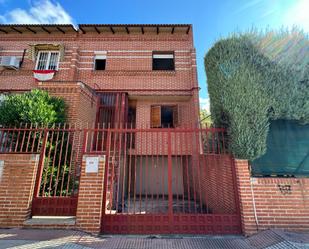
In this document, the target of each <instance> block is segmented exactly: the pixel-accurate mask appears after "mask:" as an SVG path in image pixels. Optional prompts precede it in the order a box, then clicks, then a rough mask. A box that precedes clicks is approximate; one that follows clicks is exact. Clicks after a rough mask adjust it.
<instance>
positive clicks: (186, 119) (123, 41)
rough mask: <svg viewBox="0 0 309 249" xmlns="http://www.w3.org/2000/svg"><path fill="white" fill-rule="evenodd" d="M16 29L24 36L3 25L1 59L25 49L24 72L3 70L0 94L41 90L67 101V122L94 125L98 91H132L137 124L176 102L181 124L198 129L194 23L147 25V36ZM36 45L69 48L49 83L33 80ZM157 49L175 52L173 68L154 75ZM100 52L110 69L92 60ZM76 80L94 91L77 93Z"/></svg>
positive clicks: (135, 31) (123, 32)
mask: <svg viewBox="0 0 309 249" xmlns="http://www.w3.org/2000/svg"><path fill="white" fill-rule="evenodd" d="M15 28H16V29H17V30H20V31H21V32H22V33H18V32H15V31H14V30H13V29H9V28H8V27H7V26H4V27H2V30H4V31H6V30H7V31H6V32H7V33H4V32H3V34H1V36H0V56H17V57H19V58H20V59H21V58H23V53H24V50H26V53H25V56H24V58H23V63H22V65H21V68H20V69H18V70H16V71H15V70H9V69H2V71H1V73H0V93H1V92H2V93H4V92H16V91H28V90H30V89H33V88H37V87H39V88H43V89H46V90H48V91H49V92H50V93H51V94H54V95H57V96H63V97H64V98H65V100H66V101H67V103H68V106H69V110H68V116H69V120H68V122H70V123H72V122H74V123H75V122H89V123H92V122H94V121H95V114H96V113H95V111H96V107H95V97H94V95H93V94H94V91H97V92H98V91H100V92H104V91H118V92H119V91H122V92H127V93H128V96H129V100H137V105H136V113H137V114H136V115H137V117H136V120H137V125H139V124H140V125H144V124H149V122H150V106H151V105H152V104H157V103H164V104H178V105H179V106H180V107H181V108H180V110H181V111H180V116H179V119H180V120H181V123H180V125H197V123H198V110H199V104H198V83H197V71H196V54H195V49H194V46H193V35H192V28H191V26H190V25H183V26H181V27H178V26H177V25H176V27H173V26H168V25H167V26H164V25H163V26H162V27H161V26H160V27H159V28H158V29H157V26H156V25H153V26H149V27H145V29H143V32H142V31H141V28H142V27H141V26H140V27H138V28H137V27H129V28H128V30H129V32H128V31H127V30H126V29H125V27H118V29H117V27H116V28H115V27H114V29H115V30H116V31H114V29H113V28H112V30H113V32H112V31H111V30H110V29H107V30H105V29H104V30H105V31H104V30H103V29H102V32H100V33H98V32H96V30H95V29H94V28H91V29H89V30H88V31H87V32H85V33H84V32H83V31H84V29H83V30H82V29H80V30H78V31H75V30H74V29H73V28H68V29H67V30H65V29H64V28H62V29H64V30H65V34H63V33H62V32H60V31H59V30H57V29H55V28H53V29H52V28H50V27H47V29H48V30H52V32H51V33H50V34H49V33H47V32H45V31H44V30H43V29H40V28H38V27H36V26H35V25H34V26H33V27H32V26H31V29H32V30H35V32H36V33H33V32H31V31H30V30H28V29H25V27H23V26H21V27H15ZM103 31H104V32H103ZM131 31H132V32H131ZM38 43H40V44H42V43H43V44H44V43H46V44H51V43H52V44H62V45H63V46H64V48H65V49H64V51H65V53H64V58H63V59H62V60H60V63H59V70H58V72H56V74H55V76H54V78H53V79H52V81H49V82H43V83H42V82H41V83H39V82H37V81H35V80H34V77H33V72H32V70H33V69H35V61H33V60H32V59H31V58H30V55H29V50H30V46H29V45H33V44H38ZM153 51H171V52H173V53H174V61H175V70H173V71H153V70H152V53H153ZM101 53H104V54H105V55H106V70H104V71H95V70H94V69H93V68H94V58H95V55H96V54H101ZM55 81H57V83H56V82H55ZM76 82H82V83H84V85H86V86H89V88H92V89H93V90H94V91H89V90H87V89H86V90H85V89H84V88H82V87H83V86H79V87H80V88H81V89H80V90H78V89H77V87H76V86H75V87H74V86H73V84H75V85H76ZM87 91H88V93H85V92H87ZM78 94H81V96H80V97H79V96H77V95H78ZM84 103H86V104H85V105H84ZM87 105H88V106H87Z"/></svg>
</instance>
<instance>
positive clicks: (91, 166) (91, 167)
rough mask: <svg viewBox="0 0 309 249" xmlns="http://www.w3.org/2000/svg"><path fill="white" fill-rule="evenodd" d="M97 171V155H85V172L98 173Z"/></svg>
mask: <svg viewBox="0 0 309 249" xmlns="http://www.w3.org/2000/svg"><path fill="white" fill-rule="evenodd" d="M98 171H99V157H97V156H92V157H86V173H98Z"/></svg>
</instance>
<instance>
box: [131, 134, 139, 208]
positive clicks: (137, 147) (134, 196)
mask: <svg viewBox="0 0 309 249" xmlns="http://www.w3.org/2000/svg"><path fill="white" fill-rule="evenodd" d="M138 133H139V132H138V131H136V137H137V138H138V137H139V136H138ZM137 144H138V143H137ZM139 147H140V146H136V147H135V150H134V189H133V206H134V209H133V210H134V211H133V214H135V213H136V210H135V206H136V175H137V173H136V164H137V151H138V149H139Z"/></svg>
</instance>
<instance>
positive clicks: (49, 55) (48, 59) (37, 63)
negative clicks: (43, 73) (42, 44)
mask: <svg viewBox="0 0 309 249" xmlns="http://www.w3.org/2000/svg"><path fill="white" fill-rule="evenodd" d="M42 53H48V56H47V61H46V65H45V68H44V69H41V70H48V67H49V63H50V57H51V54H52V53H57V54H58V61H57V65H56V69H55V70H56V71H57V70H58V69H59V61H60V51H58V50H41V51H39V52H38V55H37V58H36V63H35V69H36V70H38V65H39V59H40V55H41V54H42Z"/></svg>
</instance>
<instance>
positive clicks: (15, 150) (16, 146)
mask: <svg viewBox="0 0 309 249" xmlns="http://www.w3.org/2000/svg"><path fill="white" fill-rule="evenodd" d="M19 135H20V129H18V134H17V139H16V145H15V148H14V152H18V150H17V148H18V141H19Z"/></svg>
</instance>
